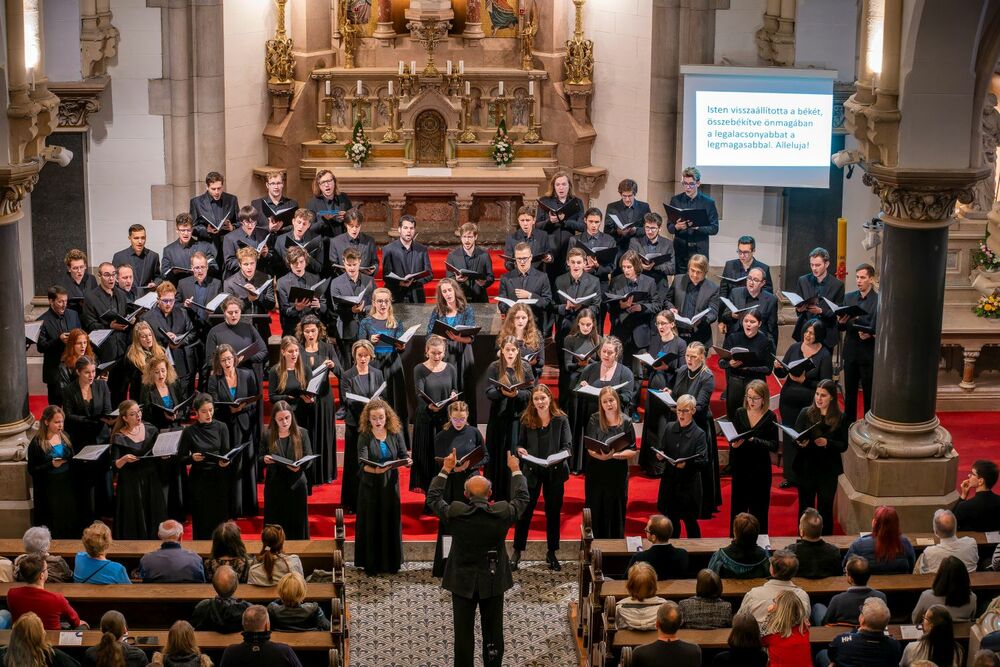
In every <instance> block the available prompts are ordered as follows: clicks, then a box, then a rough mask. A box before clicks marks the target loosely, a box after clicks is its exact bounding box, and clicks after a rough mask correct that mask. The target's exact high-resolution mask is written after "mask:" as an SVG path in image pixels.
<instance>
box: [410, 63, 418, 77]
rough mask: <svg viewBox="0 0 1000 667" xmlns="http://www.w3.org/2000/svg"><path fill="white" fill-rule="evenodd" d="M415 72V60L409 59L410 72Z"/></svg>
mask: <svg viewBox="0 0 1000 667" xmlns="http://www.w3.org/2000/svg"><path fill="white" fill-rule="evenodd" d="M416 73H417V61H416V60H411V61H410V74H416Z"/></svg>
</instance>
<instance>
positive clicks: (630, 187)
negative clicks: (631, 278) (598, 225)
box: [604, 178, 650, 266]
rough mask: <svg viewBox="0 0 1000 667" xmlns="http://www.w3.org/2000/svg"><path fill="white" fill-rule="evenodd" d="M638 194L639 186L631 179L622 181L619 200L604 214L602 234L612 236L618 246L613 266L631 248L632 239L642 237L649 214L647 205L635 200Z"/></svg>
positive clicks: (610, 205)
mask: <svg viewBox="0 0 1000 667" xmlns="http://www.w3.org/2000/svg"><path fill="white" fill-rule="evenodd" d="M638 194H639V184H638V183H636V182H635V181H633V180H632V179H631V178H626V179H623V180H622V181H621V182H620V183H618V196H619V197H621V199H619V200H618V201H614V202H611V203H610V204H608V208H607V210H606V211H605V212H604V232H605V233H606V234H610V235H611V236H613V237H614V238H615V239H616V243H617V245H618V257H616V258H615V266H617V265H618V258H619V257H621V256H622V255H624V254H625V251H626V250H628V249H629V247H630V246H631V244H632V239H635V238H638V237H640V236H642V223H643V220H644V219H645V216H646V214H647V213H649V212H650V210H649V204H647V203H646V202H644V201H639V200H638V199H637V198H636V196H637V195H638ZM611 216H614V217H615V218H618V222H620V223H621V225H622V226H618V224H617V223H615V220H614V218H612V217H611Z"/></svg>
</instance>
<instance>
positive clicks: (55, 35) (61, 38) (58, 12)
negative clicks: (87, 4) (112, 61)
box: [42, 2, 80, 81]
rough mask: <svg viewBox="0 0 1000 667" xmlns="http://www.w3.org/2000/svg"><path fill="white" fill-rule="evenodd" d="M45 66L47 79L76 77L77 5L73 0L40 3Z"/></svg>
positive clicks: (78, 36) (55, 79)
mask: <svg viewBox="0 0 1000 667" xmlns="http://www.w3.org/2000/svg"><path fill="white" fill-rule="evenodd" d="M42 21H43V24H44V26H45V44H44V48H45V70H46V73H47V74H48V77H49V80H50V81H79V80H80V6H79V4H78V3H76V2H45V3H43V4H42Z"/></svg>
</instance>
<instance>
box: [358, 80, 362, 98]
mask: <svg viewBox="0 0 1000 667" xmlns="http://www.w3.org/2000/svg"><path fill="white" fill-rule="evenodd" d="M358 97H361V79H358Z"/></svg>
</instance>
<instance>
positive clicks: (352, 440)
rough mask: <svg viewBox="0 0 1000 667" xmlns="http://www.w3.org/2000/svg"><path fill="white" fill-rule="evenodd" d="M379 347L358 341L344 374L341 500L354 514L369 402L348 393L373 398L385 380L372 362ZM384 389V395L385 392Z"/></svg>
mask: <svg viewBox="0 0 1000 667" xmlns="http://www.w3.org/2000/svg"><path fill="white" fill-rule="evenodd" d="M374 356H375V348H374V347H373V346H372V344H371V343H369V342H368V341H366V340H359V341H357V342H356V343H354V346H353V349H352V350H351V357H352V358H353V359H354V366H352V367H351V368H349V369H347V370H346V371H344V373H343V374H342V375H341V376H340V383H339V384H340V387H339V389H340V404H341V405H343V406H344V407H345V413H344V477H343V480H342V481H341V487H340V504H341V506H342V507H343V508H344V511H345V512H348V513H351V514H353V513H354V512H355V511H357V507H358V466H356V465H353V464H352V462H353V461H356V460H357V459H358V433H359V428H360V424H361V421H360V420H361V411H362V410H364V408H365V406H366V405H368V403H367V402H365V401H359V400H356V399H352V398H349V397H348V396H347V394H348V393H351V394H354V395H355V396H360V397H363V398H367V399H371V397H372V396H373V395H374V394H375V392H377V391H378V390H379V387H381V386H382V383H383V382H385V376H384V375H382V371H381V370H379V369H378V368H376V367H375V366H374V364H372V358H373V357H374ZM384 394H385V392H382V394H380V396H381V395H384Z"/></svg>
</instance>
